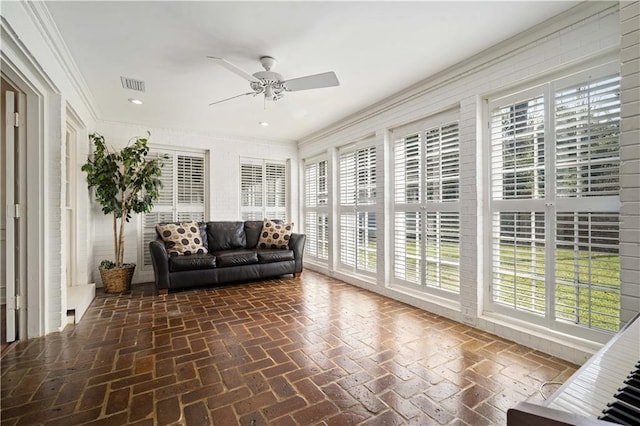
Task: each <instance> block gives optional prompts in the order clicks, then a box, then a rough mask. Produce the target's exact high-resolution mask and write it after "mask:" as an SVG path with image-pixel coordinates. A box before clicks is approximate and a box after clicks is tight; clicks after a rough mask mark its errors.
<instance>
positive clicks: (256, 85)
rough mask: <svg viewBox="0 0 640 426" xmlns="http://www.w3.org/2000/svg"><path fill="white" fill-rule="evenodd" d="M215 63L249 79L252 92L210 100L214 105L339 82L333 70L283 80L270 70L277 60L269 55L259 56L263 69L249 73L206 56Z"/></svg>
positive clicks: (278, 96) (268, 98) (273, 98)
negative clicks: (236, 99)
mask: <svg viewBox="0 0 640 426" xmlns="http://www.w3.org/2000/svg"><path fill="white" fill-rule="evenodd" d="M207 57H208V58H209V59H212V60H213V61H215V62H216V63H217V64H219V65H222V66H223V67H225V68H226V69H228V70H229V71H231V72H233V73H234V74H236V75H238V76H240V77H242V78H244V79H245V80H247V81H249V86H250V87H251V90H253V91H252V92H247V93H241V94H239V95H236V96H232V97H230V98H226V99H223V100H220V101H216V102H212V103H210V104H209V105H210V106H211V105H216V104H219V103H222V102H226V101H229V100H231V99H235V98H239V97H241V96H247V95H253V96H256V95H260V94H264V100H265V101H273V102H275V101H277V100H278V99H281V98H282V97H284V95H285V92H297V91H299V90H310V89H319V88H323V87H333V86H339V85H340V82H339V81H338V77H337V76H336V74H335V73H334V72H333V71H330V72H325V73H322V74H315V75H308V76H305V77H299V78H294V79H291V80H285V79H284V78H283V77H282V75H281V74H279V73H277V72H275V71H271V69H272V68H273V67H275V65H276V63H277V61H276V60H275V59H274V58H272V57H271V56H263V57H261V58H260V63H261V64H262V67H263V68H264V71H258V72H256V73H254V74H253V75H252V74H249V73H248V72H246V71H244V70H243V69H241V68H239V67H237V66H236V65H234V64H232V63H231V62H229V61H227V60H226V59H223V58H217V57H215V56H207Z"/></svg>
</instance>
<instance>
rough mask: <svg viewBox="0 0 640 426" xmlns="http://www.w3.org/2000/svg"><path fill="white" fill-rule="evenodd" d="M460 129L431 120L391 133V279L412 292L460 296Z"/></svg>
mask: <svg viewBox="0 0 640 426" xmlns="http://www.w3.org/2000/svg"><path fill="white" fill-rule="evenodd" d="M445 117H446V116H445ZM436 121H444V124H439V125H436V126H434V125H433V124H434V123H435V122H436ZM458 127H459V126H458V122H457V121H454V122H448V120H446V119H443V117H433V118H431V119H429V120H425V122H424V123H423V124H418V125H412V126H411V129H410V130H411V131H408V130H406V129H398V130H394V132H393V135H394V139H395V142H394V163H393V164H394V190H395V197H394V198H395V203H394V210H395V211H394V231H393V232H394V237H395V238H394V247H393V249H394V262H393V270H394V278H395V279H396V280H397V282H398V283H400V284H405V285H411V286H412V288H413V289H414V290H421V291H426V290H427V289H428V288H437V289H441V290H447V291H452V292H456V293H458V292H459V291H460V271H459V270H460V265H459V257H460V248H459V246H460V213H459V204H458V200H459V195H460V194H459V192H460V189H459V187H460V143H459V130H458ZM396 135H397V136H396Z"/></svg>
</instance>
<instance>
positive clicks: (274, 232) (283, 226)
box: [257, 219, 293, 249]
mask: <svg viewBox="0 0 640 426" xmlns="http://www.w3.org/2000/svg"><path fill="white" fill-rule="evenodd" d="M292 232H293V222H292V223H276V222H274V221H272V220H269V219H265V220H264V223H263V224H262V233H261V234H260V239H259V240H258V246H257V247H258V248H259V249H286V248H289V238H290V237H291V233H292Z"/></svg>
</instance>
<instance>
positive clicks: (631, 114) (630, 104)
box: [620, 1, 640, 321]
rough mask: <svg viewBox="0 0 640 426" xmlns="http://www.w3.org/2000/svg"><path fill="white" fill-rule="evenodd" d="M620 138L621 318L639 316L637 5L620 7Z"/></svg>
mask: <svg viewBox="0 0 640 426" xmlns="http://www.w3.org/2000/svg"><path fill="white" fill-rule="evenodd" d="M620 33H621V36H622V40H621V46H620V62H621V70H620V71H621V72H620V74H621V76H622V93H621V98H622V113H621V115H622V135H621V138H620V163H621V165H620V166H621V167H620V170H621V179H620V180H621V181H622V190H621V192H620V204H621V206H620V211H621V212H622V221H621V222H622V223H621V224H620V280H621V282H622V283H621V287H622V290H623V291H622V299H621V308H622V311H621V313H620V316H621V318H622V319H623V320H625V321H628V320H630V319H632V317H633V316H634V315H635V314H637V313H638V312H640V2H639V1H625V2H621V3H620Z"/></svg>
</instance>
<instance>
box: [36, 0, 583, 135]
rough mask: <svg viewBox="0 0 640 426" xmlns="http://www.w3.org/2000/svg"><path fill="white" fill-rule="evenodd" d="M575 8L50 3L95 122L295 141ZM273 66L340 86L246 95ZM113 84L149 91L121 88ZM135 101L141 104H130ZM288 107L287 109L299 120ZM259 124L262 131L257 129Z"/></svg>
mask: <svg viewBox="0 0 640 426" xmlns="http://www.w3.org/2000/svg"><path fill="white" fill-rule="evenodd" d="M575 4H577V2H574V1H555V2H554V1H548V2H539V1H533V2H526V1H515V2H507V1H500V2H306V1H305V2H183V1H179V2H155V1H145V2H117V3H116V2H108V1H106V2H93V1H92V2H48V3H47V7H48V9H49V11H50V12H51V15H52V16H53V18H54V21H55V23H56V25H57V27H58V29H59V31H60V33H61V34H62V37H63V39H64V41H65V42H66V44H67V47H68V49H69V51H70V52H71V55H72V57H73V59H74V60H75V62H76V64H77V66H78V69H79V70H80V72H81V73H82V76H83V78H84V80H85V82H86V83H87V86H88V87H89V90H90V92H91V95H92V97H93V98H94V99H95V102H96V109H97V111H98V118H99V119H102V120H109V121H119V122H126V123H136V124H143V125H148V126H154V127H162V128H173V129H179V130H186V131H193V132H198V133H213V134H223V135H233V136H243V137H257V138H268V139H285V140H299V139H301V138H303V137H304V136H306V135H308V134H310V133H312V132H314V131H317V130H320V129H322V128H323V127H326V126H328V125H330V124H331V123H333V122H335V121H337V120H339V119H341V118H344V117H346V116H348V115H350V114H353V113H355V112H357V111H359V110H361V109H363V108H365V107H367V106H369V105H371V104H374V103H376V102H378V101H380V100H382V99H384V98H385V97H388V96H390V95H392V94H394V93H396V92H398V91H400V90H401V89H403V88H406V87H408V86H411V85H413V84H415V83H417V82H419V81H421V80H423V79H425V78H427V77H428V76H430V75H432V74H434V73H436V72H438V71H441V70H443V69H445V68H447V67H449V66H451V65H454V64H455V63H457V62H459V61H461V60H463V59H466V58H468V57H469V56H472V55H473V54H476V53H478V52H480V51H482V50H483V49H486V48H488V47H490V46H492V45H494V44H496V43H498V42H500V41H502V40H505V39H507V38H509V37H511V36H513V35H515V34H518V33H519V32H521V31H523V30H525V29H527V28H529V27H531V26H533V25H535V24H537V23H539V22H542V21H544V20H546V19H548V18H550V17H552V16H554V15H557V14H558V13H560V12H562V11H564V10H566V9H569V8H570V7H572V6H574V5H575ZM208 55H210V56H219V57H223V58H225V59H227V60H229V61H231V62H233V63H234V64H235V65H237V66H239V67H240V68H242V69H244V70H246V71H247V72H249V73H250V74H253V73H254V72H256V71H261V70H262V68H261V66H260V62H259V58H260V57H261V56H265V55H269V56H273V57H274V58H276V59H277V60H278V65H277V66H276V68H275V69H274V70H275V71H277V72H279V73H281V74H282V75H283V76H284V78H285V79H290V78H295V77H301V76H305V75H309V74H316V73H321V72H325V71H335V73H336V74H337V76H338V79H339V80H340V86H339V87H332V88H324V89H316V90H309V91H301V92H292V93H288V94H287V96H286V98H287V100H289V101H294V104H295V105H294V106H295V107H297V109H302V110H304V111H306V115H305V116H304V117H300V116H299V114H295V113H293V114H292V112H291V108H287V107H286V104H285V105H281V104H280V102H281V101H278V103H276V104H272V103H269V104H268V105H267V109H266V110H265V109H264V102H263V99H262V98H261V97H260V96H258V97H255V98H254V97H252V96H245V97H241V98H238V99H234V100H231V101H229V102H226V103H222V104H219V105H215V106H211V107H210V106H208V104H209V103H211V102H213V101H216V100H220V99H224V98H227V97H231V96H234V95H237V94H240V93H245V92H248V91H250V89H249V83H248V82H247V81H245V80H243V79H242V78H241V77H239V76H237V75H236V74H233V73H231V72H229V71H228V70H227V69H224V68H223V67H221V66H219V65H216V64H215V63H213V62H212V61H210V60H208V59H206V56H208ZM120 76H125V77H130V78H135V79H140V80H143V81H144V82H145V83H146V92H145V93H139V92H134V91H132V90H128V89H124V88H122V85H121V83H120ZM129 98H140V99H142V100H143V101H144V104H143V105H141V106H136V105H133V104H131V103H129V102H128V101H127V100H128V99H129ZM295 109H296V108H294V110H295ZM259 121H267V122H269V123H270V126H269V127H262V126H260V125H259V124H258V122H259Z"/></svg>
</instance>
